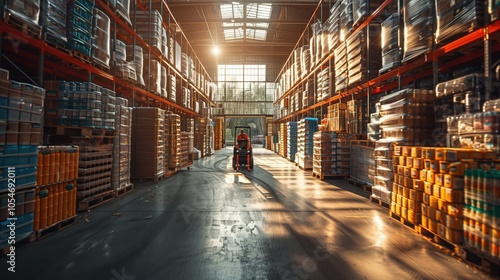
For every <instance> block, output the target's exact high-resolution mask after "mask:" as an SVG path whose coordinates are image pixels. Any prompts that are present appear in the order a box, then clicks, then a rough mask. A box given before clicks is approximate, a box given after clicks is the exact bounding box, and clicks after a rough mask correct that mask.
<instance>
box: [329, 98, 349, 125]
mask: <svg viewBox="0 0 500 280" xmlns="http://www.w3.org/2000/svg"><path fill="white" fill-rule="evenodd" d="M346 110H347V103H335V104H333V105H330V106H328V131H346Z"/></svg>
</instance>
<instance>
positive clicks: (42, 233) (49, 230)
mask: <svg viewBox="0 0 500 280" xmlns="http://www.w3.org/2000/svg"><path fill="white" fill-rule="evenodd" d="M75 223H76V215H75V216H73V217H70V218H67V219H64V220H62V221H59V222H57V223H55V224H53V225H50V226H48V227H46V228H44V229H40V230H38V231H37V232H36V239H37V240H40V239H42V238H45V237H46V236H48V235H51V234H53V233H56V232H58V231H60V230H62V229H64V228H67V227H69V226H71V225H73V224H75Z"/></svg>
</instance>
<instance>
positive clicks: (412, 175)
mask: <svg viewBox="0 0 500 280" xmlns="http://www.w3.org/2000/svg"><path fill="white" fill-rule="evenodd" d="M410 178H412V179H419V178H420V170H419V169H416V168H412V169H410Z"/></svg>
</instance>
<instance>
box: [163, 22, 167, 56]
mask: <svg viewBox="0 0 500 280" xmlns="http://www.w3.org/2000/svg"><path fill="white" fill-rule="evenodd" d="M161 45H162V49H161V53H162V54H163V55H164V56H165V57H168V37H167V29H165V27H163V26H162V27H161Z"/></svg>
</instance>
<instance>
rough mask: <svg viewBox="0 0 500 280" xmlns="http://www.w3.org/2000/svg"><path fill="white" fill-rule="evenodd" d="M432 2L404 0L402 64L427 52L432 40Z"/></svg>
mask: <svg viewBox="0 0 500 280" xmlns="http://www.w3.org/2000/svg"><path fill="white" fill-rule="evenodd" d="M433 5H434V2H433V1H427V0H404V6H405V8H404V9H403V12H404V13H403V20H404V29H403V30H404V34H403V38H404V45H403V60H402V62H407V61H410V60H412V59H414V58H416V57H418V56H419V55H421V54H423V53H425V52H427V51H429V50H430V49H431V47H432V40H433V39H434V29H433V28H430V27H431V26H433V25H434V13H433Z"/></svg>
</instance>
